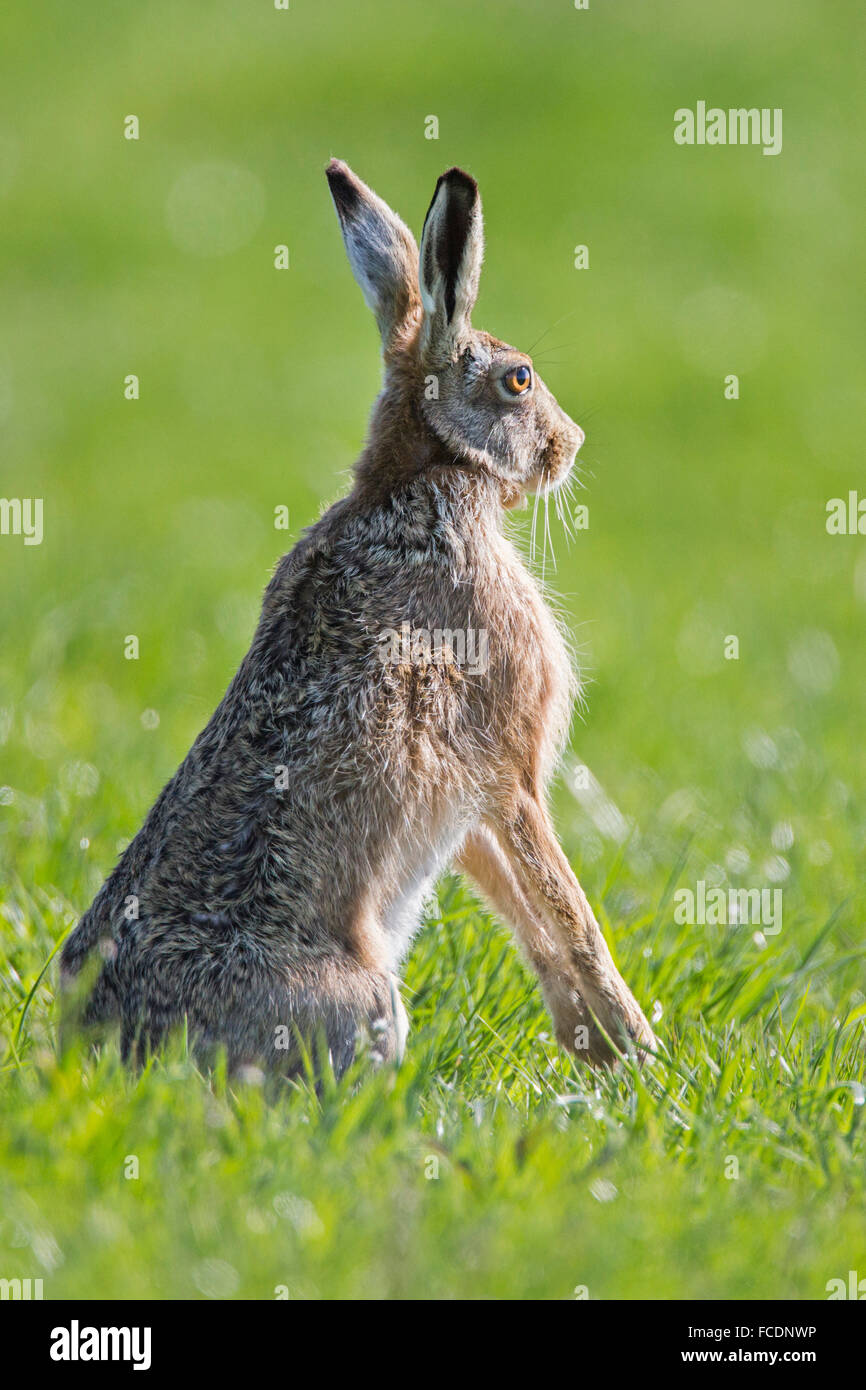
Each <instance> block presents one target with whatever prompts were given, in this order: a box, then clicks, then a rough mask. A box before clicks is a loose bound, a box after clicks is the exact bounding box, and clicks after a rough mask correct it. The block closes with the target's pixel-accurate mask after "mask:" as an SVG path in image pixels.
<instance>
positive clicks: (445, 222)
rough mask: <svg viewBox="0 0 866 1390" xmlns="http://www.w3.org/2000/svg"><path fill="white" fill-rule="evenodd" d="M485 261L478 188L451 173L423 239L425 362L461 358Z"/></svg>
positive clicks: (435, 200)
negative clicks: (434, 359) (428, 359)
mask: <svg viewBox="0 0 866 1390" xmlns="http://www.w3.org/2000/svg"><path fill="white" fill-rule="evenodd" d="M483 256H484V227H483V223H482V220H481V197H480V195H479V192H478V184H477V183H476V182H475V180H474V179H473V178H471V177H470V175H469V174H466V173H464V172H463V170H462V169H449V170H447V172H446V173H444V174H443V175H442V177H441V178H440V180H439V182H438V183H437V185H436V192H435V193H434V194H433V201H432V203H431V204H430V207H429V209H428V212H427V216H426V218H425V220H424V231H423V232H422V234H421V259H420V270H419V279H420V281H421V300H422V302H423V305H424V330H423V347H424V353H425V356H427V357H430V358H436V359H439V360H443V359H448V358H451V357H454V356H456V355H457V354H459V352H460V350H461V344H462V342H463V341H464V340H465V338H466V336H467V335H468V333H469V330H470V322H469V319H470V315H471V313H472V309H473V306H474V304H475V301H476V299H477V298H478V280H479V277H480V275H481V261H482V259H483Z"/></svg>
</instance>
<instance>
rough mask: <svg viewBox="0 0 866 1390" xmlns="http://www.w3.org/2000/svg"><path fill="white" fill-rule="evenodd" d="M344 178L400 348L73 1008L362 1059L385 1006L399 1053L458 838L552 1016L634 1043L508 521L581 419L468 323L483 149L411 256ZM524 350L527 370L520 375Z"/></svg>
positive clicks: (636, 1037) (182, 775) (140, 848)
mask: <svg viewBox="0 0 866 1390" xmlns="http://www.w3.org/2000/svg"><path fill="white" fill-rule="evenodd" d="M328 177H329V181H330V184H331V190H332V193H333V196H334V201H335V204H336V206H337V211H338V214H339V217H340V222H341V225H342V229H343V234H344V238H345V241H346V246H347V249H348V252H349V258H350V261H351V263H352V266H353V269H354V271H355V274H356V277H357V278H358V280H359V282H360V283H361V286H362V288H363V290H364V293H365V297H366V298H367V300H368V303H369V304H370V305H371V307H372V308H373V311H374V313H375V315H376V319H377V322H378V325H379V329H380V332H381V335H382V342H383V353H384V359H385V381H384V386H383V390H382V393H381V395H380V397H379V399H378V401H377V403H376V407H375V410H374V413H373V417H372V422H371V427H370V432H369V437H368V442H367V445H366V447H365V449H364V451H363V453H362V455H361V457H360V459H359V461H358V464H357V465H356V470H355V484H354V487H353V489H352V491H351V493H350V495H349V496H348V497H346V498H344V499H343V500H342V501H340V502H338V503H336V504H335V505H334V506H332V507H331V508H330V509H329V510H328V511H327V512H326V513H325V515H324V516H323V517H322V518H321V519H320V520H319V521H318V522H317V523H316V524H315V525H314V526H312V527H310V529H309V530H308V531H307V532H306V533H305V534H304V535H303V537H302V538H301V540H299V542H298V543H297V545H296V546H295V547H294V549H293V550H292V551H291V552H290V554H288V555H286V556H284V557H283V559H282V560H281V561H280V562H279V564H278V565H277V568H276V571H275V573H274V576H273V579H272V580H271V582H270V584H269V585H268V588H267V591H266V593H265V597H264V603H263V606H262V614H261V619H260V622H259V625H258V629H257V631H256V634H255V637H254V639H253V642H252V646H251V647H250V650H249V652H248V653H247V655H246V656H245V657H244V660H243V661H242V663H241V666H240V668H239V670H238V672H237V675H236V676H235V678H234V680H233V681H232V683H231V685H230V687H229V689H228V691H227V692H226V695H225V697H224V698H223V700H222V702H221V704H220V706H219V708H218V709H217V711H216V713H215V714H214V716H213V718H212V719H211V721H210V723H209V724H208V725H207V727H206V728H205V729H204V731H203V732H202V733H201V734H200V735H199V737H198V738H197V739H196V741H195V743H194V744H193V747H192V749H191V750H190V752H189V753H188V755H187V757H186V758H185V760H184V762H183V763H182V764H181V766H180V768H179V769H178V771H177V773H176V774H175V776H174V777H173V778H172V780H171V781H170V782H169V784H168V785H167V786H166V787H165V789H164V790H163V792H162V793H161V795H160V796H159V798H158V800H157V801H156V803H155V805H154V806H153V808H152V810H151V811H150V813H149V815H148V817H147V819H146V820H145V823H144V825H143V827H142V829H141V830H140V831H139V833H138V834H137V835H136V837H135V839H134V840H133V841H132V843H131V844H130V846H129V848H128V849H127V850H126V851H125V853H124V854H123V856H122V857H121V859H120V861H119V863H118V865H117V867H116V868H115V870H114V872H113V873H112V874H111V876H110V877H109V879H108V880H107V881H106V883H105V884H104V886H103V888H102V889H101V891H100V893H99V894H98V896H97V897H96V899H95V901H94V903H93V904H92V906H91V907H90V908H89V910H88V911H87V912H86V913H85V915H84V916H83V917H82V919H81V921H80V923H79V924H78V926H77V928H76V930H75V931H74V932H73V933H72V935H71V937H70V938H69V941H68V942H67V944H66V946H65V949H64V952H63V959H62V972H63V978H64V982H65V984H66V985H67V987H69V988H70V989H73V986H74V984H75V982H76V979H77V978H81V977H80V976H79V972H80V971H81V967H82V965H83V963H84V961H85V959H86V958H87V957H88V956H89V955H90V953H91V952H92V951H93V950H94V948H96V947H99V949H100V951H101V958H100V957H97V958H99V959H100V968H101V973H100V974H99V978H98V980H97V981H96V984H95V987H94V988H93V990H92V992H91V993H90V994H89V997H88V999H87V1000H86V1003H85V1004H84V1006H83V1014H82V1020H83V1022H84V1023H90V1024H95V1023H98V1022H102V1021H107V1020H109V1019H114V1018H116V1019H119V1021H120V1024H121V1036H122V1046H123V1051H124V1054H125V1055H127V1056H128V1055H131V1054H135V1055H140V1054H141V1052H142V1050H145V1049H147V1048H150V1047H153V1046H155V1045H156V1044H158V1043H159V1042H160V1041H161V1039H163V1037H164V1036H165V1035H166V1033H167V1032H168V1030H169V1029H171V1028H172V1027H175V1026H177V1025H180V1024H182V1023H183V1022H184V1021H185V1022H186V1024H187V1025H188V1028H189V1032H190V1035H191V1037H192V1038H193V1040H194V1041H195V1042H196V1043H197V1044H200V1045H203V1046H206V1045H224V1046H225V1047H226V1048H227V1050H228V1054H229V1059H230V1062H231V1063H232V1064H233V1065H238V1064H243V1063H254V1064H259V1065H265V1066H267V1067H269V1068H271V1069H276V1070H283V1071H286V1072H288V1071H290V1070H291V1069H292V1068H293V1067H294V1066H295V1065H297V1059H298V1053H297V1050H296V1047H295V1042H296V1041H298V1040H300V1039H311V1038H313V1037H314V1036H315V1035H316V1034H317V1033H318V1034H319V1035H320V1036H322V1035H324V1036H325V1037H326V1039H327V1044H328V1047H329V1048H330V1052H331V1056H332V1060H333V1063H334V1066H335V1068H336V1070H337V1071H341V1070H343V1069H344V1068H345V1066H346V1065H347V1064H348V1062H349V1061H350V1060H351V1058H352V1057H353V1055H354V1053H355V1048H356V1041H357V1037H358V1034H359V1033H361V1032H363V1031H364V1030H365V1029H367V1028H369V1029H370V1030H371V1032H372V1036H373V1038H374V1046H375V1049H376V1052H377V1054H378V1055H379V1056H380V1057H381V1058H385V1059H387V1058H390V1057H393V1056H395V1055H396V1054H397V1053H398V1052H399V1049H400V1046H401V1042H402V1038H401V1033H402V1028H403V1017H404V1016H403V1011H402V1005H400V1003H399V998H398V996H397V994H396V991H395V989H394V987H393V980H394V977H395V975H396V972H397V970H398V969H399V965H400V961H401V959H402V957H403V955H404V954H405V951H406V949H407V947H408V944H409V942H410V940H411V937H412V934H413V932H414V931H415V929H416V927H417V925H418V921H419V917H420V913H421V908H422V905H423V902H424V899H425V897H426V895H427V894H428V893H429V891H430V890H431V888H432V886H433V885H434V883H435V881H436V879H437V877H438V876H439V875H440V874H441V872H442V871H443V870H444V869H445V868H446V867H447V866H448V865H449V864H454V865H456V866H457V867H459V868H461V869H462V870H464V871H465V872H466V873H468V874H469V875H470V876H471V877H472V878H473V880H474V881H475V882H476V883H477V884H478V886H479V887H480V888H481V890H482V891H483V892H484V893H485V894H486V896H487V897H488V898H489V899H490V901H491V902H492V904H493V905H494V907H495V908H496V909H497V910H498V911H500V912H501V913H502V915H503V916H504V917H505V918H506V919H507V920H508V921H510V922H511V923H512V925H513V926H514V928H515V930H516V933H517V935H518V937H519V939H520V941H521V943H522V945H523V947H524V949H525V951H526V953H527V955H528V957H529V959H530V961H531V962H532V964H533V966H534V967H535V969H536V971H537V973H538V975H539V978H540V981H541V984H542V988H543V990H544V993H545V997H546V999H547V1002H548V1005H549V1007H550V1009H551V1012H552V1014H553V1018H554V1022H555V1026H556V1031H557V1036H558V1037H559V1039H560V1041H561V1042H562V1043H563V1044H564V1045H566V1046H568V1047H570V1048H572V1049H576V1050H577V1051H578V1053H579V1055H583V1056H585V1057H586V1058H587V1059H588V1060H591V1061H607V1060H610V1059H611V1058H612V1057H613V1055H614V1054H613V1052H612V1050H611V1047H610V1043H609V1041H608V1040H607V1039H606V1038H605V1036H604V1035H605V1034H607V1035H608V1038H609V1039H610V1040H611V1041H612V1042H613V1043H615V1044H616V1045H617V1046H628V1045H630V1044H631V1043H633V1044H634V1045H635V1047H636V1048H637V1050H638V1051H639V1052H640V1051H641V1050H642V1049H643V1048H645V1047H647V1046H652V1045H653V1044H654V1039H653V1036H652V1033H651V1030H650V1028H649V1026H648V1024H647V1022H646V1020H645V1018H644V1016H643V1014H642V1013H641V1011H640V1008H639V1007H638V1005H637V1003H636V1001H635V1000H634V998H633V996H632V995H631V993H630V992H629V990H628V988H627V987H626V985H625V984H624V982H623V981H622V979H621V978H620V976H619V974H618V972H617V970H616V968H615V966H614V964H613V961H612V959H611V956H610V953H609V951H608V949H607V946H606V944H605V942H604V938H603V936H602V934H601V932H600V930H599V928H598V926H597V924H596V921H595V918H594V917H593V914H592V911H591V909H590V907H589V905H588V903H587V901H586V898H585V897H584V895H583V892H582V891H581V889H580V886H579V884H578V883H577V880H576V879H575V877H574V874H573V873H572V870H571V868H570V866H569V864H568V861H567V860H566V858H565V856H564V854H563V853H562V850H561V849H560V847H559V845H558V842H557V840H556V837H555V834H554V831H553V828H552V824H551V821H550V817H549V814H548V811H547V806H546V800H545V788H546V784H547V781H548V779H549V776H550V774H551V771H552V769H553V767H554V765H555V762H556V759H557V756H558V754H559V752H560V751H561V748H562V744H563V741H564V738H565V735H566V731H567V727H568V722H569V716H570V708H571V699H572V694H573V688H572V675H571V668H570V664H569V660H568V655H567V651H566V648H565V645H564V643H563V640H562V636H561V634H560V633H559V631H558V628H557V625H556V622H555V621H554V619H553V616H552V615H551V613H550V611H549V609H548V607H547V606H546V604H545V602H544V600H543V598H542V595H541V592H540V590H539V588H538V586H537V585H536V583H535V581H534V579H533V578H532V577H531V575H530V574H529V572H528V571H527V569H526V568H525V566H524V564H523V562H522V561H521V559H520V557H519V555H518V554H517V552H516V551H515V549H514V548H513V546H512V545H511V544H510V543H509V542H508V540H507V539H506V538H505V536H504V534H503V530H502V508H503V507H504V506H505V507H507V506H512V505H514V504H515V503H516V502H517V501H519V500H520V499H521V498H522V497H523V496H524V495H525V493H526V492H527V491H531V490H534V489H536V488H539V487H550V486H556V485H557V484H558V483H559V482H560V481H561V480H562V479H563V478H564V477H565V476H566V474H567V473H568V471H569V469H570V467H571V465H572V463H573V460H574V456H575V454H576V451H577V449H578V448H579V446H580V443H581V441H582V434H581V432H580V430H579V429H578V428H577V426H576V425H575V424H574V423H573V422H572V421H571V420H569V418H568V417H567V416H566V415H565V414H564V413H563V412H562V411H561V410H560V408H559V406H558V405H557V404H556V402H555V401H554V399H553V397H552V396H551V395H550V393H549V392H548V391H547V389H546V388H545V387H544V385H543V383H542V382H541V381H540V379H538V378H537V377H536V376H535V375H534V374H532V372H531V363H530V362H529V359H528V358H527V357H526V356H525V355H524V354H521V353H518V352H516V351H515V350H514V349H512V348H510V347H508V346H507V345H506V344H503V343H500V342H499V341H498V340H497V339H495V338H492V337H490V336H489V335H488V334H484V333H479V332H476V331H475V330H474V329H473V328H472V327H471V323H470V318H469V315H470V313H471V309H472V305H473V303H474V299H475V295H476V293H477V286H478V275H479V273H480V265H481V254H482V242H481V235H482V234H481V209H480V200H479V198H478V192H477V188H476V186H475V184H474V182H473V181H472V180H471V179H470V178H469V177H468V175H466V174H463V173H462V172H461V171H459V170H450V171H449V172H448V173H447V174H445V175H443V177H442V179H440V181H439V184H438V185H437V189H436V193H435V195H434V199H433V202H432V204H431V207H430V211H429V213H428V217H427V221H426V222H425V230H424V236H423V238H422V243H421V251H420V280H419V272H418V265H419V252H418V250H417V248H416V247H415V243H414V241H413V239H412V237H411V234H410V233H409V232H408V230H407V229H406V228H405V227H404V225H403V224H402V223H401V222H400V221H399V219H398V218H397V217H396V216H395V215H394V214H393V213H392V212H391V211H390V209H388V208H387V207H386V205H385V204H384V203H382V202H381V200H379V199H378V198H376V196H375V195H374V194H373V193H372V192H371V191H370V190H369V189H368V188H366V186H365V185H364V184H362V183H361V181H360V180H359V179H357V178H356V177H355V175H354V174H352V173H351V171H350V170H349V169H348V168H347V166H345V165H343V164H341V163H340V162H339V161H332V164H331V166H330V167H329V170H328ZM515 367H516V368H521V369H523V370H525V371H527V372H529V373H530V386H529V387H528V388H526V391H525V398H524V396H523V395H515V398H514V400H510V399H509V393H510V391H511V387H510V386H508V387H506V386H505V385H504V381H505V377H504V375H503V374H504V373H505V374H508V373H509V372H512V371H513V370H514V369H515ZM508 379H509V381H512V378H511V377H510V376H509V378H508ZM525 380H526V378H525V376H523V374H522V373H521V375H520V376H519V377H518V378H515V379H514V380H513V382H512V384H516V382H517V381H520V382H523V381H525ZM431 384H432V389H431ZM404 625H408V630H409V631H410V632H412V633H415V632H424V633H434V632H437V631H439V632H445V633H446V634H449V633H450V634H453V633H454V632H464V633H465V632H467V631H468V632H474V633H484V634H486V636H487V643H488V648H487V665H486V668H485V669H483V670H479V669H475V668H473V667H470V665H469V664H468V663H466V662H461V661H460V660H459V659H458V658H457V656H455V655H454V653H453V652H450V651H449V650H448V649H447V648H446V650H445V652H444V655H443V653H442V652H439V653H438V654H436V655H434V656H432V657H431V656H430V654H429V653H428V651H427V650H426V649H425V648H424V647H423V644H422V647H421V649H420V654H417V653H415V650H414V648H413V649H412V651H411V652H410V654H409V656H408V658H407V657H406V656H405V654H404V655H403V656H402V657H400V658H398V659H384V660H383V647H382V637H383V634H385V633H388V632H392V633H394V632H397V633H399V632H401V631H403V630H404ZM73 994H74V989H73ZM287 1037H289V1038H291V1039H292V1043H291V1045H289V1046H288V1047H287V1046H286V1038H287Z"/></svg>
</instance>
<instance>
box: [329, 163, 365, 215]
mask: <svg viewBox="0 0 866 1390" xmlns="http://www.w3.org/2000/svg"><path fill="white" fill-rule="evenodd" d="M325 177H326V179H327V180H328V187H329V188H330V190H331V197H332V198H333V200H334V203H335V205H336V208H337V212H338V213H339V214H340V216H341V217H349V216H351V214H352V212H353V211H354V209H355V208H356V207H357V206H358V203H359V202H360V199H361V190H360V186H359V182H358V179H357V178H356V177H355V175H354V174H353V173H352V171H351V169H350V168H349V166H348V164H347V163H346V162H345V160H342V159H332V160H331V161H330V163H329V165H328V167H327V169H326V170H325Z"/></svg>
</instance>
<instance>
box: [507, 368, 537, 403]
mask: <svg viewBox="0 0 866 1390" xmlns="http://www.w3.org/2000/svg"><path fill="white" fill-rule="evenodd" d="M502 380H503V381H504V383H505V389H506V390H507V391H510V392H511V394H512V396H522V395H523V394H524V392H526V391H528V390H529V388H530V386H531V385H532V372H531V371H530V370H529V368H528V367H512V368H511V371H510V372H506V373H505V376H504V377H503V378H502Z"/></svg>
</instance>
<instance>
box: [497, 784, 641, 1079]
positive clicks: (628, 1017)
mask: <svg viewBox="0 0 866 1390" xmlns="http://www.w3.org/2000/svg"><path fill="white" fill-rule="evenodd" d="M494 831H495V834H496V837H497V839H498V841H499V844H500V846H501V848H502V850H503V852H504V853H505V855H506V856H507V858H508V860H509V863H510V865H511V868H512V871H513V873H514V877H515V878H516V880H517V882H518V884H519V885H520V888H521V890H522V892H523V894H524V895H525V897H526V898H527V899H528V901H529V903H530V904H531V906H532V908H533V909H534V911H535V912H536V913H537V914H538V916H539V918H540V919H541V921H542V922H543V923H544V924H545V926H547V927H548V929H549V931H550V932H551V934H552V935H553V937H554V940H555V941H556V942H557V943H558V945H559V947H560V949H561V950H562V952H563V953H564V955H565V958H566V960H567V961H568V962H569V964H570V965H571V967H572V968H573V970H574V971H575V972H576V975H577V979H578V981H579V990H580V995H581V997H582V999H583V1000H584V1001H585V1003H586V1004H587V1005H588V1006H589V1009H590V1011H591V1013H592V1014H593V1015H594V1016H595V1018H596V1019H597V1020H598V1022H599V1023H600V1025H601V1027H602V1028H603V1029H604V1031H605V1033H607V1035H608V1036H609V1037H610V1038H611V1040H612V1041H613V1042H614V1043H615V1044H616V1045H617V1047H622V1046H623V1045H628V1043H629V1042H631V1043H632V1044H634V1045H635V1046H636V1047H637V1049H638V1054H639V1056H640V1057H641V1059H642V1058H643V1056H644V1049H646V1048H650V1049H655V1048H656V1047H657V1046H658V1043H657V1040H656V1038H655V1036H654V1034H653V1031H652V1029H651V1028H650V1025H649V1023H648V1022H647V1020H646V1018H645V1017H644V1015H643V1013H642V1011H641V1008H640V1006H639V1004H638V1002H637V1000H636V999H635V997H634V995H633V994H632V992H631V990H630V989H629V987H628V985H627V984H626V983H625V981H624V980H623V978H622V976H621V975H620V973H619V971H618V970H617V968H616V966H615V965H614V962H613V957H612V956H611V954H610V951H609V950H608V947H607V942H606V941H605V939H604V936H603V935H602V932H601V928H600V927H599V925H598V923H597V921H596V920H595V917H594V915H593V912H592V908H591V907H590V905H589V903H588V902H587V900H586V895H585V894H584V892H583V889H582V888H581V886H580V884H579V883H578V881H577V879H576V877H575V875H574V872H573V870H572V868H571V865H570V864H569V862H568V860H567V859H566V857H565V855H564V854H563V852H562V849H561V848H560V846H559V842H558V840H557V838H556V833H555V831H554V829H553V825H552V824H551V821H550V815H549V813H548V811H547V807H546V806H545V805H544V803H543V801H542V799H541V796H540V795H531V794H530V793H528V792H526V791H524V790H523V789H522V788H520V789H517V790H514V791H513V792H512V794H511V796H509V798H508V799H507V801H506V803H505V805H504V806H503V807H502V808H501V811H500V813H499V815H498V816H497V818H496V823H495V825H494ZM591 1060H592V1061H596V1062H604V1061H608V1062H609V1061H612V1060H613V1055H612V1053H611V1049H610V1048H609V1047H608V1046H607V1045H606V1044H605V1043H604V1042H603V1040H602V1047H601V1049H596V1048H594V1049H593V1050H592V1054H591Z"/></svg>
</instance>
